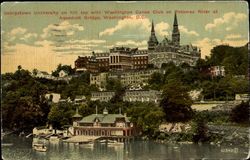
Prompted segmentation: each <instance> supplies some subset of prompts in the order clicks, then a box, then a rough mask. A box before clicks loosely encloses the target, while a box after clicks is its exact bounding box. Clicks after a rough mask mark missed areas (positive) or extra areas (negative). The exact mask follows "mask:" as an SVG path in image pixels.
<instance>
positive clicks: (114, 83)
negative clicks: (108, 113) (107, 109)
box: [106, 78, 122, 91]
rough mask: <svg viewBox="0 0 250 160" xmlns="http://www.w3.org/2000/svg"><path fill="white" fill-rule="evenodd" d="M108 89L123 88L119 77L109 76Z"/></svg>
mask: <svg viewBox="0 0 250 160" xmlns="http://www.w3.org/2000/svg"><path fill="white" fill-rule="evenodd" d="M106 89H107V90H109V91H116V90H122V84H121V81H120V80H119V79H114V78H109V79H108V80H107V84H106Z"/></svg>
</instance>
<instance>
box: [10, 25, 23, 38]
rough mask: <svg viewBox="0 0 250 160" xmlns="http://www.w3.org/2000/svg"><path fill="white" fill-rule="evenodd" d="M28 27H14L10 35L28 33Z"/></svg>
mask: <svg viewBox="0 0 250 160" xmlns="http://www.w3.org/2000/svg"><path fill="white" fill-rule="evenodd" d="M26 31H27V29H26V28H22V27H17V28H14V29H12V30H11V31H10V33H9V34H10V35H11V36H16V35H19V34H21V35H22V34H24V33H26Z"/></svg>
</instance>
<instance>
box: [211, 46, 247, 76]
mask: <svg viewBox="0 0 250 160" xmlns="http://www.w3.org/2000/svg"><path fill="white" fill-rule="evenodd" d="M211 53H212V54H211V57H210V58H209V60H208V63H209V64H210V65H214V66H215V65H222V66H225V70H226V73H227V74H230V75H247V68H248V54H247V53H248V48H247V46H243V47H231V46H228V45H219V46H216V47H214V48H213V49H212V50H211Z"/></svg>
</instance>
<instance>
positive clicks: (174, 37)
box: [172, 12, 180, 46]
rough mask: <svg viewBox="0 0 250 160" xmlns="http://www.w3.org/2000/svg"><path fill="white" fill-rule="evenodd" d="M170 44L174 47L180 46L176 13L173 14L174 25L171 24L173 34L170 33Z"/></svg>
mask: <svg viewBox="0 0 250 160" xmlns="http://www.w3.org/2000/svg"><path fill="white" fill-rule="evenodd" d="M172 42H173V44H174V45H175V46H179V45H180V32H179V28H178V21H177V15H176V12H175V13H174V24H173V32H172Z"/></svg>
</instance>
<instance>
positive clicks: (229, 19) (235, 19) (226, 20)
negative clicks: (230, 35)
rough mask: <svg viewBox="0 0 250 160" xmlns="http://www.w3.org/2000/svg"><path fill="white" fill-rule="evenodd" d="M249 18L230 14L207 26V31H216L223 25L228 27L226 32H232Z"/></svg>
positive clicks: (240, 14) (239, 14)
mask: <svg viewBox="0 0 250 160" xmlns="http://www.w3.org/2000/svg"><path fill="white" fill-rule="evenodd" d="M246 18H247V15H246V14H243V13H235V12H228V13H225V14H224V15H223V17H220V18H216V19H214V20H213V22H212V23H208V24H206V26H205V30H207V31H211V30H213V29H216V28H218V27H220V26H222V25H226V26H227V27H225V28H226V31H230V30H232V29H234V28H236V27H237V26H238V25H239V24H240V22H241V21H243V20H245V19H246Z"/></svg>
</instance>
